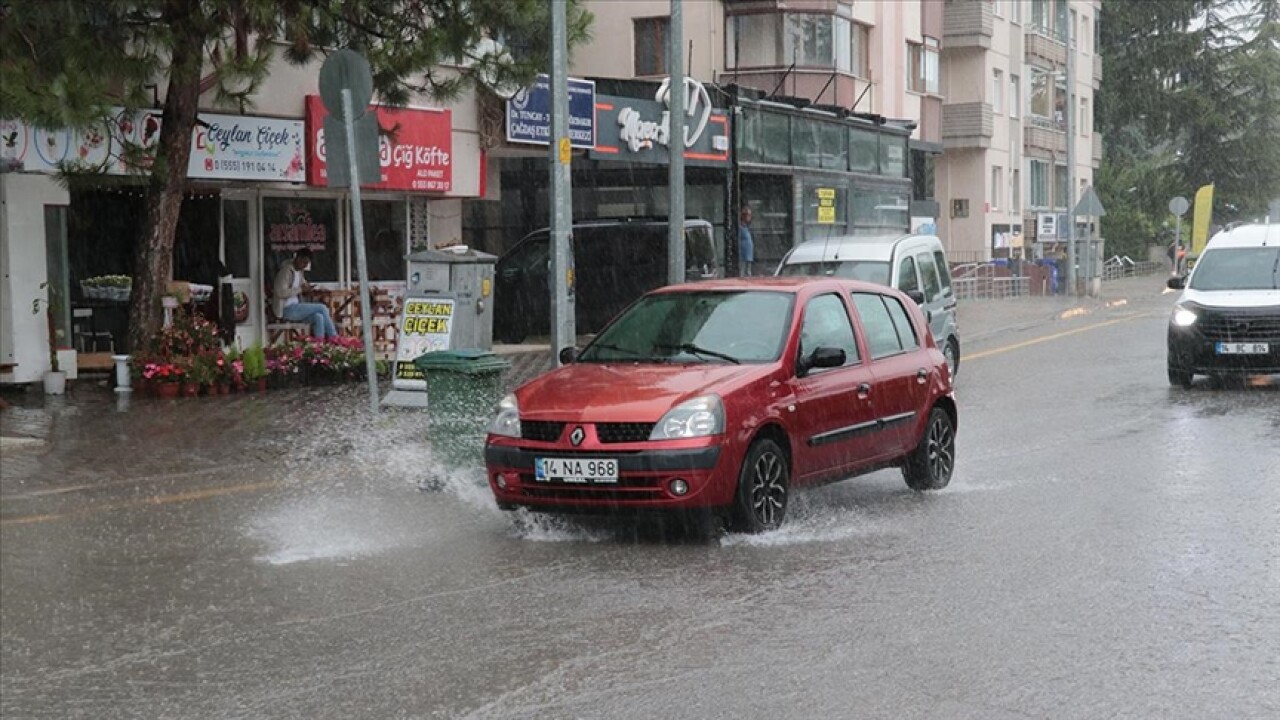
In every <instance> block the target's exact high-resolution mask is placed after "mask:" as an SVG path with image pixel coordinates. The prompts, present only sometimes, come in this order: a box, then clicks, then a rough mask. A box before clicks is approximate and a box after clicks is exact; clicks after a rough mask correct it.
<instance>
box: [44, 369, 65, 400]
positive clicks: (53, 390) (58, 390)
mask: <svg viewBox="0 0 1280 720" xmlns="http://www.w3.org/2000/svg"><path fill="white" fill-rule="evenodd" d="M66 391H67V374H66V373H64V372H53V371H52V370H50V371H49V372H47V373H45V374H44V394H45V395H61V394H63V393H65V392H66Z"/></svg>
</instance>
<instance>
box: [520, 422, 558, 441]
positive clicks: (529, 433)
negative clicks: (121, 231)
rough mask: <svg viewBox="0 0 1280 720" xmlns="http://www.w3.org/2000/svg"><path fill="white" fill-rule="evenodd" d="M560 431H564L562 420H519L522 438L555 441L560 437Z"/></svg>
mask: <svg viewBox="0 0 1280 720" xmlns="http://www.w3.org/2000/svg"><path fill="white" fill-rule="evenodd" d="M562 432H564V423H562V422H547V421H544V420H521V421H520V437H521V438H522V439H524V440H534V441H536V442H547V443H550V442H555V441H557V440H559V439H560V433H562Z"/></svg>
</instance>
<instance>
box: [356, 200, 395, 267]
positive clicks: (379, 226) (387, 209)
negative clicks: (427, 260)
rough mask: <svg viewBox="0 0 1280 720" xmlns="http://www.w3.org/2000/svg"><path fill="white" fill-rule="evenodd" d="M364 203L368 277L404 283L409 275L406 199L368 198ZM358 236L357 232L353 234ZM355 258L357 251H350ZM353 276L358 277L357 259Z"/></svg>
mask: <svg viewBox="0 0 1280 720" xmlns="http://www.w3.org/2000/svg"><path fill="white" fill-rule="evenodd" d="M363 206H364V237H365V246H364V247H365V253H366V260H367V261H368V263H369V280H370V281H372V282H380V281H383V282H385V281H396V282H404V281H405V278H406V272H407V270H406V265H405V253H406V252H407V251H408V245H407V244H406V243H405V204H404V202H403V201H399V200H397V201H378V200H366V201H365V202H364V203H363ZM351 236H352V238H354V237H355V231H354V230H353V231H352V233H351ZM350 257H352V258H354V257H355V251H354V250H353V251H352V252H351V253H350ZM351 279H352V280H359V279H360V275H359V271H358V270H357V268H356V267H355V264H354V262H353V263H352V268H351Z"/></svg>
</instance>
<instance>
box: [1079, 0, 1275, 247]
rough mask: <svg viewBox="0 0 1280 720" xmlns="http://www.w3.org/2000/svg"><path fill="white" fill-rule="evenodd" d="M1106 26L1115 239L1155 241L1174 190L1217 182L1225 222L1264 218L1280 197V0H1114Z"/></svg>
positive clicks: (1108, 181) (1120, 243)
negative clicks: (1279, 140)
mask: <svg viewBox="0 0 1280 720" xmlns="http://www.w3.org/2000/svg"><path fill="white" fill-rule="evenodd" d="M1100 22H1101V23H1102V42H1101V44H1100V47H1099V51H1100V52H1101V53H1102V55H1103V59H1104V62H1105V63H1106V69H1107V72H1106V76H1105V77H1104V78H1103V84H1102V89H1101V91H1100V92H1099V96H1098V102H1097V109H1098V119H1099V122H1098V126H1099V130H1100V131H1101V132H1103V133H1104V134H1105V136H1106V138H1107V149H1108V152H1107V157H1106V158H1104V160H1103V166H1102V169H1101V171H1100V172H1099V174H1098V178H1097V182H1096V185H1097V187H1098V191H1099V194H1100V195H1101V196H1102V201H1103V204H1104V205H1106V207H1107V212H1108V214H1107V216H1106V217H1104V218H1103V229H1104V234H1105V235H1106V236H1107V237H1108V239H1109V241H1110V242H1111V243H1112V247H1113V248H1117V249H1118V248H1119V247H1129V246H1136V245H1137V244H1138V243H1140V242H1144V241H1145V240H1146V239H1149V238H1150V237H1152V235H1148V234H1146V233H1155V232H1158V231H1159V230H1160V229H1161V228H1162V227H1163V225H1164V223H1165V221H1166V220H1168V219H1169V218H1170V216H1169V214H1168V209H1167V206H1168V201H1169V198H1170V197H1172V196H1173V195H1178V194H1181V195H1185V196H1187V197H1190V196H1191V194H1192V193H1194V192H1195V190H1196V188H1198V187H1200V186H1201V185H1206V184H1209V183H1212V184H1214V185H1215V193H1214V199H1215V219H1216V220H1217V221H1220V222H1225V221H1230V220H1234V219H1236V218H1237V217H1252V216H1257V215H1259V214H1261V213H1262V212H1263V211H1264V209H1265V207H1266V202H1267V200H1268V199H1272V198H1275V197H1276V196H1277V195H1280V147H1277V144H1276V143H1275V140H1274V138H1276V137H1277V136H1280V0H1163V1H1162V2H1144V1H1142V0H1111V1H1109V2H1105V3H1103V5H1102V17H1101V19H1100ZM1134 233H1144V235H1143V236H1142V237H1138V236H1135V235H1134ZM1134 249H1135V250H1140V248H1137V247H1134Z"/></svg>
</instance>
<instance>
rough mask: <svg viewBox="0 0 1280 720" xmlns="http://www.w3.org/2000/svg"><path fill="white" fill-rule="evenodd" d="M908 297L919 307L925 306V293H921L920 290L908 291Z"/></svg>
mask: <svg viewBox="0 0 1280 720" xmlns="http://www.w3.org/2000/svg"><path fill="white" fill-rule="evenodd" d="M907 297H909V298H911V300H912V302H914V303H915V304H917V305H923V304H924V293H922V292H920V291H919V290H908V291H907Z"/></svg>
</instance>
